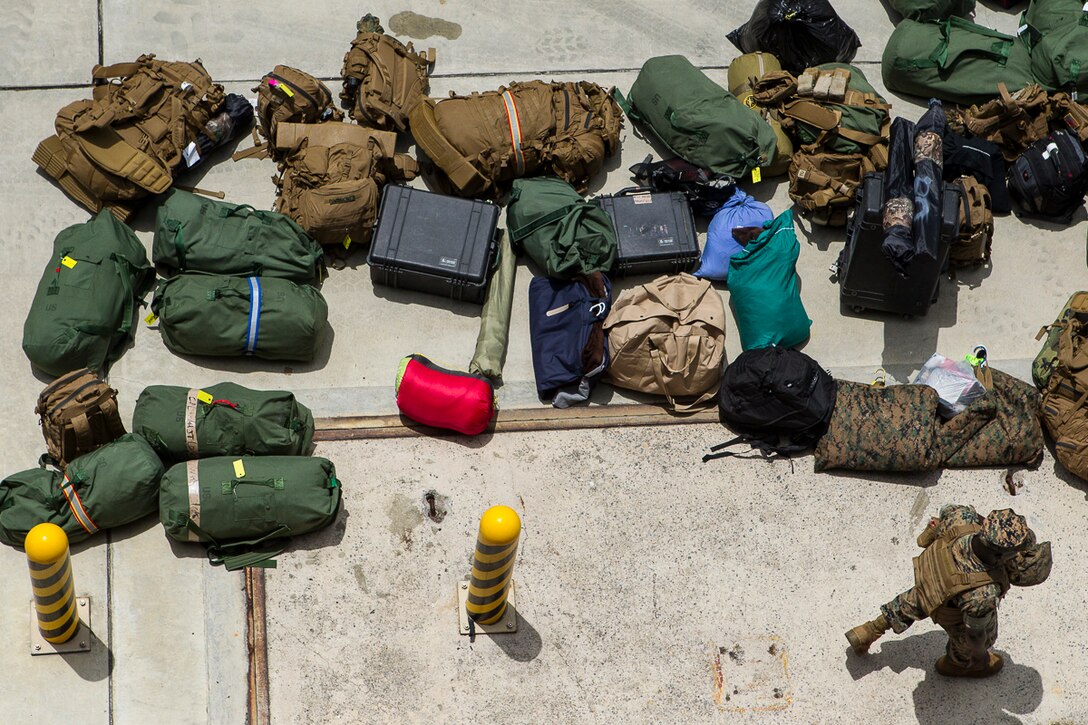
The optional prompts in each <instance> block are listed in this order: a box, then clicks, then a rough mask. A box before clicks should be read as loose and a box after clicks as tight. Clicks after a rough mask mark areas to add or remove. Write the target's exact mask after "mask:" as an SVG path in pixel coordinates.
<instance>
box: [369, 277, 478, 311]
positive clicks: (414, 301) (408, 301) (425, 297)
mask: <svg viewBox="0 0 1088 725" xmlns="http://www.w3.org/2000/svg"><path fill="white" fill-rule="evenodd" d="M374 296H375V297H381V298H382V299H383V300H389V301H390V302H396V303H397V304H401V305H416V306H423V307H436V308H438V309H442V310H446V311H447V312H452V313H453V314H455V315H460V316H461V317H475V318H477V319H478V318H479V317H480V313H481V311H482V310H483V305H481V304H477V303H475V302H461V301H459V300H453V299H450V298H448V297H442V296H440V295H431V294H427V293H425V292H417V291H415V290H407V289H398V288H397V287H386V286H385V285H380V284H375V285H374Z"/></svg>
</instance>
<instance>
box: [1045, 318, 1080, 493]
mask: <svg viewBox="0 0 1088 725" xmlns="http://www.w3.org/2000/svg"><path fill="white" fill-rule="evenodd" d="M1060 327H1061V332H1060V336H1059V338H1058V357H1057V364H1056V365H1055V366H1054V369H1053V372H1051V374H1050V378H1049V379H1048V380H1047V383H1046V387H1045V388H1044V389H1043V423H1044V424H1045V425H1046V429H1047V430H1048V431H1049V432H1050V436H1051V437H1052V438H1053V439H1054V455H1055V457H1056V458H1057V459H1058V462H1059V463H1061V464H1062V465H1063V466H1065V467H1066V468H1067V469H1068V470H1069V471H1070V472H1072V473H1074V474H1076V475H1077V476H1080V477H1081V478H1084V479H1088V408H1085V406H1084V404H1085V402H1086V401H1088V336H1086V333H1088V325H1086V324H1085V323H1083V322H1081V320H1080V319H1079V318H1077V317H1076V316H1070V317H1069V318H1068V319H1066V320H1065V321H1064V322H1062V323H1060Z"/></svg>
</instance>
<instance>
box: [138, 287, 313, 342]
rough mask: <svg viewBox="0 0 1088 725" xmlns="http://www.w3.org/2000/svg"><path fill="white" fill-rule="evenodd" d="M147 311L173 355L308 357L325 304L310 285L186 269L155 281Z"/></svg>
mask: <svg viewBox="0 0 1088 725" xmlns="http://www.w3.org/2000/svg"><path fill="white" fill-rule="evenodd" d="M151 311H152V312H153V313H154V314H155V315H157V316H158V321H159V332H160V333H162V340H163V342H164V343H166V346H167V347H168V348H170V350H171V351H173V352H175V353H178V354H179V355H219V356H226V357H232V356H238V355H253V356H254V357H259V358H263V359H265V360H302V361H310V360H313V358H314V355H316V354H317V350H318V348H319V347H321V343H322V341H323V340H324V337H325V327H326V318H327V317H328V313H329V308H328V306H327V305H326V304H325V298H324V297H322V296H321V293H320V292H319V291H318V290H317V289H316V288H314V287H311V286H309V285H297V284H295V283H294V282H291V281H290V280H286V279H276V278H275V277H224V276H220V275H214V274H201V273H199V272H190V273H188V274H182V275H178V276H177V277H174V278H172V279H167V280H162V281H161V282H159V286H158V288H156V290H155V297H154V299H152V301H151Z"/></svg>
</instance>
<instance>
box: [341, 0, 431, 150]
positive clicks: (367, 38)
mask: <svg viewBox="0 0 1088 725" xmlns="http://www.w3.org/2000/svg"><path fill="white" fill-rule="evenodd" d="M356 27H357V28H358V29H359V32H358V34H357V35H356V36H355V40H353V41H351V49H350V50H348V52H347V54H346V55H344V67H343V69H342V70H341V71H340V75H341V76H343V78H344V90H343V91H341V92H340V102H341V105H342V106H343V107H344V108H345V109H346V110H347V111H348V113H350V114H351V117H352V118H354V119H355V120H356V121H357V122H359V123H360V124H362V125H364V126H372V127H374V128H380V129H385V130H387V131H403V130H405V128H406V126H407V121H408V112H409V111H411V110H412V107H413V106H415V105H416V104H417V103H419V102H420V101H421V100H422V99H423V98H424V97H425V96H426V95H427V89H428V83H427V73H428V71H429V69H430V68H432V67H433V66H434V48H428V50H427V52H426V53H417V52H415V50H413V49H412V44H411V43H408V45H404V44H403V43H401V42H400V41H399V40H397V39H396V38H392V37H390V36H388V35H385V31H384V30H383V29H382V26H381V23H380V22H379V21H378V18H376V17H374V16H373V15H371V14H369V13H367V14H366V15H365V16H363V18H362V19H361V20H360V21H359V22H358V23H356Z"/></svg>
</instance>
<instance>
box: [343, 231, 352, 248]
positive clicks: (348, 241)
mask: <svg viewBox="0 0 1088 725" xmlns="http://www.w3.org/2000/svg"><path fill="white" fill-rule="evenodd" d="M350 246H351V235H350V234H345V235H344V249H347V248H349V247H350Z"/></svg>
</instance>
